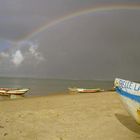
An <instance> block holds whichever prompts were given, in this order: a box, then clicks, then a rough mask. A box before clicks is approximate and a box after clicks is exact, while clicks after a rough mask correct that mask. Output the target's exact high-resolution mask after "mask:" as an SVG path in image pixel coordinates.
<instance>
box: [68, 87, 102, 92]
mask: <svg viewBox="0 0 140 140" xmlns="http://www.w3.org/2000/svg"><path fill="white" fill-rule="evenodd" d="M68 89H69V91H70V92H76V93H96V92H99V91H102V90H101V89H100V88H95V89H85V88H68Z"/></svg>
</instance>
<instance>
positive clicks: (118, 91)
mask: <svg viewBox="0 0 140 140" xmlns="http://www.w3.org/2000/svg"><path fill="white" fill-rule="evenodd" d="M115 89H116V92H117V93H119V94H120V95H122V96H125V97H127V98H129V99H132V100H135V101H136V102H138V103H140V96H138V95H134V94H131V93H128V92H126V91H123V90H122V89H121V88H119V87H116V88H115Z"/></svg>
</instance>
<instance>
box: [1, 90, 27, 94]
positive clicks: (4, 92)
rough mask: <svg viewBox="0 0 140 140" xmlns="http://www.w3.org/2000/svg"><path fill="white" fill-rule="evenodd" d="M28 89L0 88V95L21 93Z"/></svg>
mask: <svg viewBox="0 0 140 140" xmlns="http://www.w3.org/2000/svg"><path fill="white" fill-rule="evenodd" d="M28 90H29V89H14V88H13V89H12V88H0V95H22V94H25V93H26V92H27V91H28Z"/></svg>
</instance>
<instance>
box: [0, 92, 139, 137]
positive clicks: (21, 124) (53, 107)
mask: <svg viewBox="0 0 140 140" xmlns="http://www.w3.org/2000/svg"><path fill="white" fill-rule="evenodd" d="M0 110H1V113H0V140H138V139H140V125H138V124H137V123H136V122H135V121H134V120H133V119H132V118H131V116H129V114H128V113H127V112H126V110H125V109H124V107H123V105H122V103H121V101H120V99H119V96H118V95H117V94H116V93H115V92H108V93H107V92H103V93H94V94H93V93H92V94H74V95H70V94H69V95H53V96H46V97H28V98H23V99H14V100H7V101H0Z"/></svg>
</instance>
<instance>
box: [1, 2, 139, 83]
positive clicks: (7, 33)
mask: <svg viewBox="0 0 140 140" xmlns="http://www.w3.org/2000/svg"><path fill="white" fill-rule="evenodd" d="M139 56H140V1H139V0H117V1H116V0H0V76H11V77H15V76H18V77H37V78H61V79H105V80H113V79H114V78H115V77H119V78H125V79H129V80H130V79H131V80H140V74H139V69H140V62H139V61H140V59H139Z"/></svg>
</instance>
